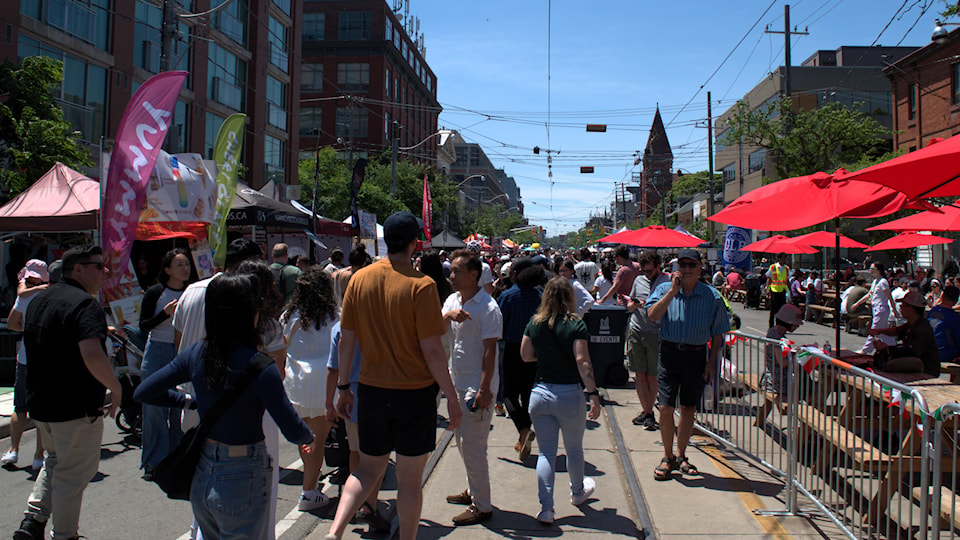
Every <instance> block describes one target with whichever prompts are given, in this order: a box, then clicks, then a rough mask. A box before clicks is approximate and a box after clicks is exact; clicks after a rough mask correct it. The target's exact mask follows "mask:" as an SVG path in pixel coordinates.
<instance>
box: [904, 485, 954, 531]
mask: <svg viewBox="0 0 960 540" xmlns="http://www.w3.org/2000/svg"><path fill="white" fill-rule="evenodd" d="M912 494H913V500H915V501H917V502H921V501H922V500H923V488H919V487H915V488H913V491H912ZM932 501H933V493H932V492H930V491H928V492H927V503H928V504H931V503H932ZM939 517H940V530H943V529H948V530H949V529H951V528H953V529H960V497H957V496H956V495H955V494H954V493H953V492H952V491H950V488H948V487H947V486H941V487H940V516H939Z"/></svg>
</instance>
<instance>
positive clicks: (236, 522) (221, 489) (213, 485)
mask: <svg viewBox="0 0 960 540" xmlns="http://www.w3.org/2000/svg"><path fill="white" fill-rule="evenodd" d="M271 474H272V465H271V462H270V455H269V454H268V453H267V447H266V445H265V444H264V443H263V441H260V442H258V443H255V444H249V445H246V446H228V445H225V444H219V443H212V442H209V441H207V443H206V444H205V445H204V447H203V456H201V457H200V462H199V463H198V464H197V472H196V474H194V477H193V484H192V485H191V486H190V506H191V507H193V515H194V517H196V519H197V523H198V524H199V525H200V531H201V532H202V533H203V539H204V540H220V539H221V538H267V537H268V531H269V528H270V527H272V526H273V524H272V523H270V502H271V501H270V479H271Z"/></svg>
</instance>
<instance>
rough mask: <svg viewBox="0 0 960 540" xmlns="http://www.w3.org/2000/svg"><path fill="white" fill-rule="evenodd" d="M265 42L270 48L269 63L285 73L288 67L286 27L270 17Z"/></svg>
mask: <svg viewBox="0 0 960 540" xmlns="http://www.w3.org/2000/svg"><path fill="white" fill-rule="evenodd" d="M267 42H268V43H269V47H270V63H271V64H273V65H275V66H277V67H278V68H280V69H281V70H283V72H284V73H287V69H288V65H289V60H288V56H287V27H286V26H284V25H283V23H281V22H280V21H279V20H277V19H274V18H273V17H270V31H269V32H268V33H267Z"/></svg>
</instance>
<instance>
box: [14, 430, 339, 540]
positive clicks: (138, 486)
mask: <svg viewBox="0 0 960 540" xmlns="http://www.w3.org/2000/svg"><path fill="white" fill-rule="evenodd" d="M104 426H105V429H104V436H103V445H102V446H101V449H100V467H99V472H98V473H97V475H96V477H94V479H93V481H92V482H91V483H90V485H89V486H88V487H87V490H86V493H85V494H84V500H83V511H82V513H81V518H80V534H81V535H83V536H85V537H87V538H91V539H97V540H113V539H117V540H121V539H122V540H129V539H131V538H136V539H138V540H160V539H163V540H171V539H178V538H180V537H181V536H183V535H184V534H185V533H186V532H187V531H188V529H189V527H190V523H191V520H192V513H191V511H190V503H188V502H186V501H172V500H169V499H167V498H166V496H165V495H164V494H163V492H161V491H160V489H159V488H158V487H156V486H155V485H154V484H152V483H149V482H146V481H144V480H142V479H141V478H140V470H139V466H140V448H139V446H136V443H137V441H136V440H133V439H131V438H129V437H125V436H124V435H123V434H122V433H120V432H119V430H118V429H117V428H116V426H115V425H114V423H113V419H107V422H105V424H104ZM35 441H36V435H35V431H33V430H31V431H28V432H27V433H25V434H24V438H23V442H22V443H21V447H20V451H21V459H20V465H21V466H25V467H26V468H22V469H18V470H0V493H3V499H4V503H3V505H2V506H0V537H5V538H9V535H11V534H12V533H13V531H14V530H16V528H17V526H19V524H20V520H21V519H22V518H23V510H24V508H25V505H26V501H27V497H28V496H29V495H30V491H31V489H32V488H33V481H34V480H35V478H36V475H35V474H33V473H31V471H30V468H29V467H30V462H31V461H32V452H33V449H34V444H35ZM8 445H9V439H3V440H2V441H0V447H2V448H3V450H4V451H5V450H6V449H7V448H8ZM299 459H300V458H299V455H298V454H297V449H296V447H295V446H294V445H292V444H290V443H286V442H285V441H283V442H281V444H280V460H279V462H280V464H281V467H284V468H282V469H281V470H280V499H279V501H278V502H277V519H278V521H279V525H278V528H279V529H280V530H282V531H283V534H282V535H281V536H278V538H283V539H284V540H287V539H291V538H303V537H304V536H306V535H307V533H308V532H309V531H311V530H312V529H314V528H315V527H316V526H317V525H318V524H319V523H320V518H321V517H326V510H328V508H332V506H333V505H329V507H328V508H323V509H320V510H317V511H316V512H315V513H301V512H298V511H297V510H296V506H297V498H298V497H299V495H300V482H301V481H302V475H301V473H300V470H299V467H300V461H299ZM325 491H326V492H327V493H328V494H331V491H333V492H334V493H335V488H333V487H329V486H328V488H327V489H326V490H325ZM291 511H292V513H291ZM287 516H288V517H289V518H292V520H283V518H284V517H287ZM49 531H50V528H49V526H48V528H47V532H48V534H49Z"/></svg>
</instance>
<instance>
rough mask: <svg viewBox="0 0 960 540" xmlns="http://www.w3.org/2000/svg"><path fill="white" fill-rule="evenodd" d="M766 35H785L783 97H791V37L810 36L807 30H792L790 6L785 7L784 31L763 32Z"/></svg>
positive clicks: (767, 30)
mask: <svg viewBox="0 0 960 540" xmlns="http://www.w3.org/2000/svg"><path fill="white" fill-rule="evenodd" d="M763 32H764V33H765V34H783V97H785V98H787V97H790V36H808V35H810V33H809V32H807V29H806V28H804V29H803V32H798V31H797V29H796V28H794V29H793V30H790V4H786V5H784V6H783V31H782V32H780V31H776V30H770V29H769V28H767V29H765V30H764V31H763Z"/></svg>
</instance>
